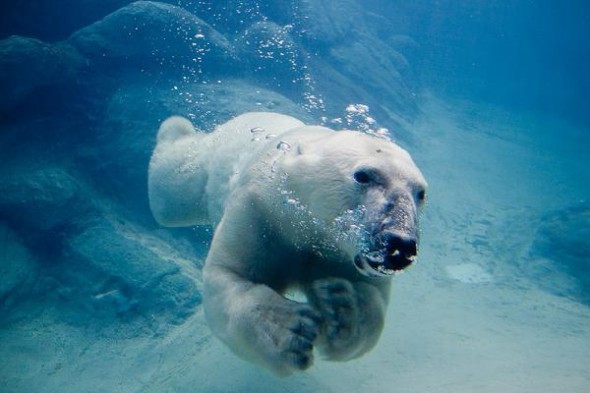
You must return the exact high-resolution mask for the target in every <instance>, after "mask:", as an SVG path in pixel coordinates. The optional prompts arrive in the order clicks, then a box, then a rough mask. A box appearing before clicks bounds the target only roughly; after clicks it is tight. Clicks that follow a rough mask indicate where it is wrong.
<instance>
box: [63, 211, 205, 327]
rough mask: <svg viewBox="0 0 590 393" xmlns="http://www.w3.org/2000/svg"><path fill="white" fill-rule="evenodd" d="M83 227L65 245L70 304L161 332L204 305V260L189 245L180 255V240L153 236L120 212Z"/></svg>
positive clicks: (66, 293)
mask: <svg viewBox="0 0 590 393" xmlns="http://www.w3.org/2000/svg"><path fill="white" fill-rule="evenodd" d="M79 227H80V228H81V231H80V232H79V233H77V234H75V235H73V236H71V237H70V238H68V239H67V240H66V241H65V244H64V254H63V261H64V268H63V269H62V270H61V275H60V277H59V280H60V281H61V289H60V294H61V297H62V299H63V300H64V301H66V302H69V303H73V304H77V305H80V306H82V307H83V308H85V309H87V311H89V312H91V313H93V314H95V315H96V316H98V317H101V316H102V317H104V318H106V319H107V320H111V319H112V318H113V317H115V316H116V317H120V318H123V319H125V320H136V319H137V318H140V319H142V320H145V321H146V323H148V324H152V326H151V328H152V329H155V330H158V329H161V328H162V326H165V325H169V324H178V323H181V322H182V321H184V320H185V319H186V318H187V317H188V316H189V315H191V314H192V313H193V312H194V311H195V309H196V307H197V306H198V305H199V304H200V302H201V295H200V292H199V289H198V285H199V281H200V272H199V271H198V269H197V263H198V261H199V259H198V258H197V257H196V256H195V255H194V252H193V253H192V254H191V255H187V253H186V250H187V249H188V248H187V247H185V248H184V252H180V251H178V250H179V249H178V248H177V247H174V245H175V243H178V242H180V240H172V239H171V238H170V237H169V236H168V237H167V236H159V237H156V236H153V235H151V234H150V233H149V232H148V231H146V230H145V229H144V228H141V227H138V226H136V225H133V224H132V223H131V222H128V221H125V220H124V219H123V218H121V216H120V215H115V214H113V215H110V214H105V215H104V216H103V217H97V218H94V219H92V220H90V221H88V222H85V223H80V226H79ZM164 239H166V240H167V241H165V240H164ZM168 241H170V243H169V242H168ZM171 244H172V245H171Z"/></svg>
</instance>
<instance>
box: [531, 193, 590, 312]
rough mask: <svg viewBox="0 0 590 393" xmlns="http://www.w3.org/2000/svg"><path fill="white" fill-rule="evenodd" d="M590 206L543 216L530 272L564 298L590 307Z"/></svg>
mask: <svg viewBox="0 0 590 393" xmlns="http://www.w3.org/2000/svg"><path fill="white" fill-rule="evenodd" d="M589 239H590V205H589V204H588V203H586V204H581V205H576V206H573V207H570V208H566V209H563V210H560V211H557V212H552V213H549V214H547V215H546V216H545V217H543V219H542V221H541V223H540V225H539V227H538V229H537V233H536V236H535V240H534V242H533V244H532V247H531V250H530V256H531V261H530V263H529V264H528V265H527V266H525V269H526V271H527V273H529V274H531V275H532V276H533V277H535V278H537V279H538V280H539V282H540V283H541V285H542V286H543V287H544V288H546V289H548V290H550V291H552V292H557V293H558V294H560V295H565V296H569V297H573V298H576V299H578V300H581V301H583V302H584V303H586V304H590V240H589Z"/></svg>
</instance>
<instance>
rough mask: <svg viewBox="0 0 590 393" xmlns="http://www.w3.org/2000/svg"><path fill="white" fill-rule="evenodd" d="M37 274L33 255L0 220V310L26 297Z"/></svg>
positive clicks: (8, 307)
mask: <svg viewBox="0 0 590 393" xmlns="http://www.w3.org/2000/svg"><path fill="white" fill-rule="evenodd" d="M37 274H38V269H37V264H36V261H35V259H34V256H33V255H32V254H31V252H30V251H29V250H28V248H27V247H26V246H25V245H24V243H23V242H22V240H21V239H20V237H19V236H18V235H17V234H16V233H14V231H13V230H12V229H11V228H9V227H8V226H6V225H5V224H4V223H3V222H0V310H7V309H10V308H11V306H12V305H13V304H15V303H18V302H20V301H21V300H22V298H26V297H27V296H28V295H29V294H30V293H29V292H30V291H31V287H32V284H33V282H34V280H35V277H36V276H37ZM1 319H3V318H0V320H1Z"/></svg>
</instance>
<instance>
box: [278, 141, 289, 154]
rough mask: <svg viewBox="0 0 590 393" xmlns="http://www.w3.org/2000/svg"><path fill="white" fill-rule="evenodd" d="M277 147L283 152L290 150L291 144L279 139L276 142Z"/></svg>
mask: <svg viewBox="0 0 590 393" xmlns="http://www.w3.org/2000/svg"><path fill="white" fill-rule="evenodd" d="M277 149H278V150H280V151H282V152H283V153H287V152H288V151H291V145H290V144H288V143H287V142H285V141H280V142H279V143H278V144H277Z"/></svg>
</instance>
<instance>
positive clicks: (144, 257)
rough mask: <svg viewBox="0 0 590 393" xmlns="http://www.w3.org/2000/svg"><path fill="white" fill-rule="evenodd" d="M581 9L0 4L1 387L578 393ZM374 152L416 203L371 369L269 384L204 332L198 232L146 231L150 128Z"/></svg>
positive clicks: (331, 369)
mask: <svg viewBox="0 0 590 393" xmlns="http://www.w3.org/2000/svg"><path fill="white" fill-rule="evenodd" d="M589 26H590V5H588V4H587V3H586V2H584V1H578V0H572V1H564V2H558V3H557V2H549V1H540V2H539V1H526V0H514V1H480V0H478V1H470V2H457V1H451V0H442V1H434V0H430V1H427V0H421V1H413V2H400V1H385V0H369V1H364V2H361V1H360V0H345V1H334V0H290V1H287V2H278V1H270V0H268V1H265V0H245V1H238V0H229V1H224V2H218V1H213V0H203V1H196V0H195V1H169V2H162V3H160V2H148V1H139V2H130V1H125V0H109V1H86V2H82V3H80V2H76V1H67V0H59V1H37V2H33V3H31V2H29V3H27V2H12V3H10V2H3V3H1V4H0V392H2V393H4V392H19V393H21V392H31V393H32V392H70V391H71V392H193V391H196V392H307V391H309V392H312V391H313V392H318V391H322V392H357V391H366V392H401V393H403V392H437V393H438V392H460V391H465V392H498V391H504V392H555V391H564V392H572V393H577V392H580V393H581V392H587V391H589V390H590V377H589V376H588V369H587V364H589V363H590V355H589V354H590V309H589V306H590V290H589V288H590V242H589V241H588V239H589V238H590V170H589V169H588V168H590V155H589V154H588V152H589V151H590V111H589V109H590V95H589V93H588V91H589V90H590V72H589V70H590V42H589V41H588V40H587V39H586V37H588V36H590V31H589V30H590V27H589ZM261 110H265V111H272V112H279V113H284V114H289V115H292V116H295V117H297V118H299V119H301V120H302V121H304V122H305V123H307V124H323V125H326V126H329V127H332V128H334V129H343V128H355V129H359V130H361V131H364V132H367V133H379V132H385V133H387V135H389V136H390V137H391V138H392V139H394V140H395V141H396V142H397V143H399V144H400V145H401V146H403V147H404V148H406V149H407V150H409V151H410V153H411V154H412V156H413V158H414V160H415V161H416V163H417V165H418V166H419V167H420V168H421V170H422V172H423V173H424V175H425V177H426V179H427V180H428V183H429V191H428V192H429V196H428V203H427V206H426V209H425V211H424V213H423V215H422V218H421V245H420V253H419V259H418V263H417V264H416V266H414V267H412V268H411V269H409V270H408V271H407V272H405V273H404V274H402V275H400V276H398V277H395V278H394V288H393V291H392V292H393V293H392V295H391V300H390V304H389V308H388V316H387V321H386V325H385V328H384V332H383V334H382V336H381V339H380V341H379V344H378V345H377V346H376V348H375V349H374V350H373V351H372V352H370V353H369V354H367V355H365V356H363V357H361V358H359V359H356V360H353V361H350V362H345V363H335V362H328V361H325V360H322V359H320V358H318V359H316V361H315V364H314V366H313V367H312V368H311V369H309V370H308V371H305V372H302V373H299V374H296V375H294V376H291V377H288V378H283V379H279V378H277V377H275V376H273V375H272V374H270V373H268V372H267V371H266V370H264V369H261V368H259V367H258V366H255V365H252V364H250V363H248V362H245V361H243V360H241V359H240V358H238V357H237V356H235V355H234V354H233V353H232V352H231V351H229V350H228V349H227V348H226V347H225V346H224V345H223V344H222V343H221V342H219V341H218V340H217V339H216V338H215V337H214V336H213V335H212V334H211V331H210V330H209V327H208V326H207V324H206V323H205V320H204V316H203V310H202V288H203V285H202V278H201V270H202V266H203V263H204V260H205V257H206V255H207V250H208V247H209V245H210V242H211V238H212V234H213V232H214V229H213V228H211V227H208V226H195V227H189V228H164V227H161V226H159V225H158V224H157V223H156V222H155V221H154V218H153V217H152V214H151V212H150V209H149V204H148V196H147V168H148V163H149V160H150V156H151V153H152V150H153V148H154V146H155V142H156V133H157V130H158V127H159V125H160V123H161V122H162V121H163V120H164V119H166V118H167V117H169V116H171V115H182V116H185V117H187V118H189V119H190V120H191V121H192V122H193V124H194V125H195V127H197V128H199V129H201V130H204V131H206V132H209V131H211V130H213V128H214V127H215V126H216V125H219V124H222V123H224V122H225V121H227V120H229V119H230V118H232V117H234V116H236V115H238V114H241V113H244V112H248V111H261Z"/></svg>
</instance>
